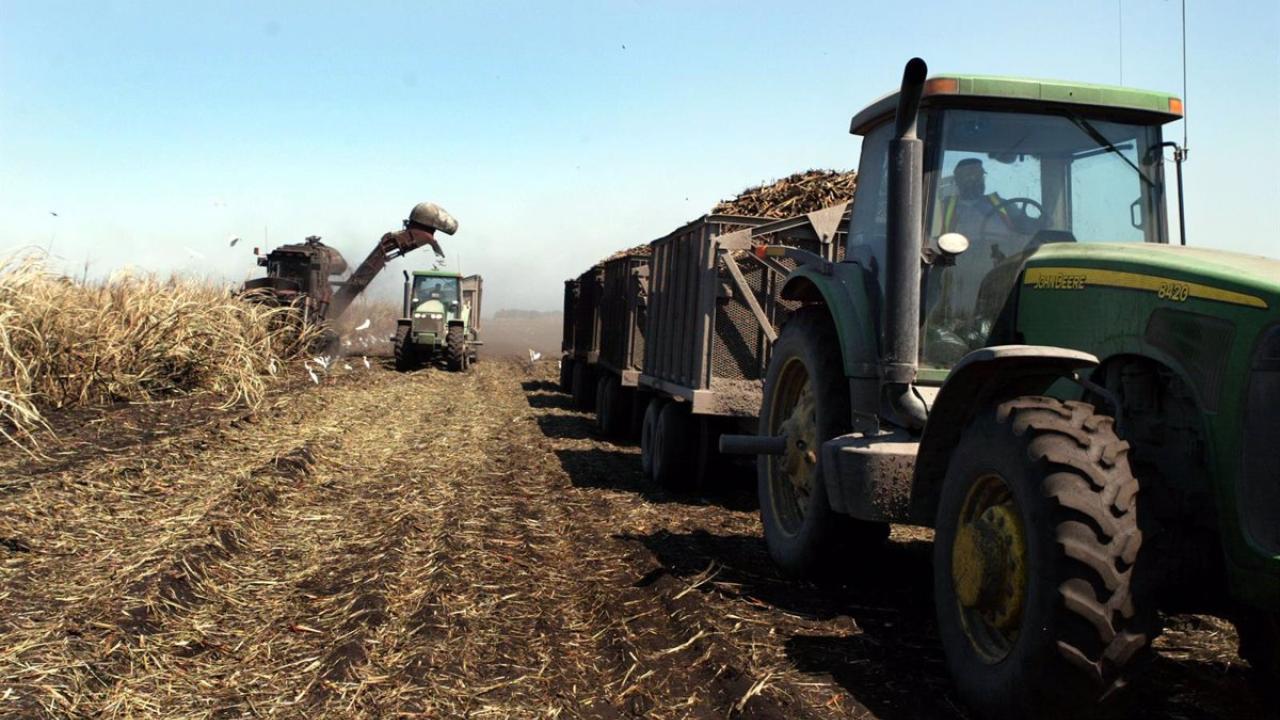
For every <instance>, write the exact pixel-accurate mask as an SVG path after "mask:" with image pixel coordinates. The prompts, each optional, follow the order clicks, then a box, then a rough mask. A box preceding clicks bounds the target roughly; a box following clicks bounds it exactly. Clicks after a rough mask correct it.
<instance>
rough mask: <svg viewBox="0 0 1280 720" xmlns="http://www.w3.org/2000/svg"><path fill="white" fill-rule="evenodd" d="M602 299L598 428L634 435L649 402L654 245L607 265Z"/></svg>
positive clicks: (597, 374) (609, 433) (609, 434)
mask: <svg viewBox="0 0 1280 720" xmlns="http://www.w3.org/2000/svg"><path fill="white" fill-rule="evenodd" d="M603 266H604V270H603V273H602V275H601V286H600V296H599V302H598V305H599V315H600V326H599V327H600V353H599V356H598V358H597V361H596V364H595V365H594V367H593V372H594V376H595V377H596V399H595V409H596V425H597V427H598V428H599V430H600V432H601V433H602V434H604V435H605V436H606V437H621V436H634V435H636V434H638V433H639V431H640V422H641V417H642V413H643V411H644V405H643V404H642V401H647V397H648V396H647V394H645V393H644V392H643V391H642V390H641V389H640V387H639V381H640V370H641V367H642V365H643V360H644V347H645V323H646V320H647V307H648V286H649V247H648V246H641V249H640V250H629V251H625V252H622V253H619V254H618V255H616V256H614V257H610V258H609V259H608V260H605V261H604V263H603Z"/></svg>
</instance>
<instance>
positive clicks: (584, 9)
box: [0, 0, 1280, 310]
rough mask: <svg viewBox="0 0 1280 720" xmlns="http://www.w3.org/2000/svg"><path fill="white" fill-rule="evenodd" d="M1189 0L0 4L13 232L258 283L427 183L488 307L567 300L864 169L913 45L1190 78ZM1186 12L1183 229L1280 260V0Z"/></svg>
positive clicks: (365, 235) (361, 236)
mask: <svg viewBox="0 0 1280 720" xmlns="http://www.w3.org/2000/svg"><path fill="white" fill-rule="evenodd" d="M1179 7H1180V6H1179V3H1178V2H1176V1H1172V0H1126V1H1124V2H1123V3H1119V2H1116V0H1110V1H1108V2H1102V1H1094V0H1077V1H1076V2H1071V3H1056V2H1055V3H1049V2H1043V3H996V2H985V1H982V0H978V1H976V2H970V3H961V2H945V3H933V2H917V3H914V4H913V5H912V6H911V8H912V10H911V12H906V11H905V8H906V6H899V5H896V4H893V3H882V2H875V3H861V2H836V3H754V2H596V3H588V2H578V3H569V2H543V3H533V2H528V3H515V2H506V3H498V2H457V3H444V2H440V3H426V2H416V3H409V2H406V3H378V2H369V3H363V4H361V5H360V7H356V6H355V5H354V4H352V5H350V6H347V7H345V8H343V7H341V6H338V5H337V4H328V3H247V2H245V3H240V2H223V3H217V4H212V3H211V4H208V5H204V6H199V5H196V4H194V3H142V2H95V3H89V2H83V3H60V2H39V3H37V2H14V1H13V0H0V253H5V252H9V251H13V250H17V249H19V248H22V247H25V246H30V245H36V246H40V247H47V246H49V245H52V249H53V253H54V255H55V256H57V257H58V258H59V262H61V263H62V264H63V265H64V266H66V267H68V268H71V267H74V268H80V267H81V266H83V264H84V263H85V262H86V261H88V262H89V263H90V273H91V274H104V273H106V272H109V271H110V270H111V269H114V268H116V267H119V266H121V265H124V264H131V265H135V266H139V267H142V268H146V269H151V270H157V271H162V272H167V271H179V272H185V273H193V274H200V275H205V276H208V277H212V278H220V279H228V280H240V279H243V278H244V277H245V276H246V273H247V272H251V271H253V272H256V267H255V266H254V264H253V258H252V255H251V254H250V252H251V249H252V247H253V246H254V245H263V244H264V243H263V238H264V234H265V235H266V236H267V237H268V238H269V241H268V244H269V245H275V244H279V243H281V242H293V241H297V240H300V239H301V238H302V237H304V236H306V235H310V234H319V235H322V236H324V238H325V239H326V241H329V242H331V243H332V244H334V245H335V246H337V247H338V248H340V249H341V250H342V251H343V252H344V253H346V255H347V256H348V258H349V259H350V260H352V261H358V260H359V258H361V257H363V255H364V253H365V252H366V251H367V250H368V248H369V247H370V246H371V245H372V244H373V243H374V242H375V241H376V240H377V238H378V237H379V236H380V235H381V234H382V233H383V232H385V231H386V230H389V229H393V228H397V227H398V226H399V221H400V220H401V219H402V218H404V217H405V215H406V214H407V212H408V210H409V208H410V207H412V206H413V204H414V203H416V202H418V201H419V200H432V201H435V202H437V203H439V204H441V205H442V206H444V207H445V208H447V209H449V210H450V211H451V212H452V213H453V214H454V215H455V216H457V217H458V219H459V222H460V225H461V228H460V230H459V233H458V235H456V236H454V237H452V238H446V239H445V242H444V245H445V250H446V252H447V253H449V255H450V261H451V262H460V263H461V266H462V269H463V270H465V271H467V272H480V273H483V274H484V275H485V277H486V290H487V291H488V294H489V297H488V298H487V299H486V303H485V304H486V307H487V308H489V309H493V310H496V309H499V308H503V307H525V308H537V309H549V308H555V307H556V306H557V305H558V303H559V297H560V291H561V285H560V281H562V280H563V279H564V278H566V277H568V276H571V275H576V274H577V273H578V272H580V271H581V270H582V269H584V268H585V267H586V266H588V265H589V264H591V263H592V262H593V261H595V260H596V259H597V258H599V257H600V256H603V255H605V254H607V253H608V252H610V251H612V250H613V249H616V248H618V247H623V246H630V245H635V244H638V243H641V242H646V241H648V240H651V239H653V238H654V237H657V236H660V235H662V234H664V233H665V232H667V231H669V230H671V229H672V228H674V227H675V226H677V225H678V224H680V223H682V222H684V221H686V220H689V219H692V218H694V217H697V216H698V215H700V214H702V213H704V212H706V211H708V210H709V209H710V208H711V206H712V205H713V204H714V203H715V202H716V201H717V200H719V199H721V198H723V197H728V196H732V195H734V194H736V193H737V192H738V191H739V190H741V189H742V188H744V187H746V186H748V185H752V184H756V183H758V182H761V181H767V180H771V179H774V178H777V177H780V176H783V175H786V174H789V173H790V172H793V171H795V170H799V169H805V168H809V167H836V168H849V167H856V165H857V157H858V142H857V139H856V138H854V137H852V136H850V135H848V133H847V129H848V120H849V117H850V116H851V115H852V114H853V113H854V112H856V111H857V110H858V109H859V108H861V107H862V106H863V105H865V104H866V103H868V102H869V101H871V100H872V99H874V98H875V97H877V96H879V95H881V94H883V93H884V92H886V91H888V90H890V89H892V88H893V86H894V84H895V83H896V82H897V80H898V79H899V78H900V76H901V72H902V65H903V63H904V62H905V61H906V60H907V59H908V58H909V57H911V56H912V55H920V56H922V57H924V58H925V59H926V60H927V61H928V62H929V64H930V67H931V69H932V70H933V71H934V72H946V71H950V72H967V73H983V74H1006V75H1026V76H1036V77H1049V78H1060V79H1071V80H1079V81H1085V82H1097V83H1110V84H1117V83H1120V82H1121V79H1122V78H1121V72H1123V83H1124V84H1126V85H1131V86H1136V87H1144V88H1149V89H1158V90H1167V91H1169V92H1171V93H1173V94H1181V83H1182V79H1181V63H1180V49H1179V33H1180V24H1179ZM1188 28H1189V32H1188V53H1189V56H1190V65H1189V77H1188V93H1187V94H1188V97H1187V109H1188V113H1189V118H1190V123H1191V124H1190V128H1189V130H1190V146H1191V159H1190V161H1189V162H1188V164H1187V166H1186V173H1187V180H1186V184H1187V195H1188V205H1187V215H1188V220H1187V225H1188V234H1189V242H1191V243H1192V244H1196V245H1201V246H1207V247H1215V248H1223V249H1230V250H1237V251H1243V252H1252V253H1260V254H1267V255H1271V256H1278V255H1280V239H1278V238H1280V217H1278V216H1277V214H1276V212H1275V209H1276V208H1278V207H1280V174H1278V173H1277V168H1278V167H1280V142H1277V141H1276V139H1275V137H1274V134H1275V132H1276V128H1278V127H1280V3H1276V2H1274V1H1262V2H1218V3H1213V4H1209V3H1206V2H1203V1H1199V2H1197V1H1195V0H1192V1H1191V2H1189V6H1188ZM1166 134H1167V137H1171V138H1173V139H1177V140H1178V141H1179V142H1180V141H1181V138H1182V129H1181V123H1178V124H1175V125H1172V126H1169V127H1168V129H1167V130H1166ZM50 211H55V212H57V213H58V217H56V218H55V217H53V216H52V215H50ZM1170 214H1171V216H1172V215H1173V214H1174V210H1173V209H1172V208H1171V213H1170ZM231 236H240V237H242V238H244V241H243V242H241V243H240V244H239V245H238V246H237V247H235V248H231V247H228V245H227V240H228V238H229V237H231ZM415 259H417V260H418V261H420V262H421V261H427V257H426V256H425V255H423V256H421V257H416V256H414V255H410V256H409V257H408V258H406V259H405V260H402V261H398V262H397V263H396V264H395V265H394V266H393V267H392V268H391V269H390V271H389V272H388V273H387V274H385V275H384V276H383V278H382V282H381V283H380V285H381V286H382V287H381V290H382V291H383V292H386V293H389V294H390V295H392V296H394V295H395V288H397V287H398V286H397V285H396V279H397V278H398V276H399V272H398V271H399V269H401V268H402V267H411V266H413V265H414V260H415Z"/></svg>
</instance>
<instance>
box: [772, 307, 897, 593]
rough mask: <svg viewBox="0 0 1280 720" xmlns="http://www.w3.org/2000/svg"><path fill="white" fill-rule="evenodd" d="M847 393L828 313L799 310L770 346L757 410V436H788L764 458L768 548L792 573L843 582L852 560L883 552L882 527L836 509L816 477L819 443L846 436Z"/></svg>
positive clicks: (885, 527)
mask: <svg viewBox="0 0 1280 720" xmlns="http://www.w3.org/2000/svg"><path fill="white" fill-rule="evenodd" d="M849 424H850V409H849V389H848V386H847V384H846V381H845V376H844V369H843V366H842V363H841V358H840V345H839V341H838V338H837V337H836V331H835V327H834V326H833V325H832V323H831V319H830V317H829V316H828V315H827V313H826V310H825V309H824V308H820V307H807V308H801V309H800V310H798V311H797V312H796V313H795V314H794V315H792V317H791V319H790V320H788V321H787V323H786V325H784V326H783V328H782V334H781V335H780V336H779V337H778V341H777V343H775V344H774V346H773V354H772V356H771V357H770V360H769V371H768V373H767V374H766V376H765V381H764V401H763V403H762V405H761V408H760V430H759V433H760V435H764V436H770V437H776V436H778V435H785V436H786V437H787V450H786V453H785V454H783V455H776V456H770V455H761V456H760V457H759V459H758V460H757V462H756V491H757V493H758V495H759V499H760V520H761V524H762V525H763V526H764V539H765V544H766V545H767V546H768V548H769V555H770V556H771V557H772V558H773V561H774V563H775V564H777V566H778V567H779V568H780V569H781V570H782V571H783V572H785V573H787V574H788V575H792V576H795V577H803V578H811V579H822V578H827V577H832V576H837V577H838V576H840V575H841V574H842V572H841V570H842V569H843V568H844V566H845V565H848V564H850V563H851V561H852V559H853V558H862V559H866V558H867V556H868V555H869V554H875V553H876V551H878V550H880V549H881V548H882V547H883V546H884V541H885V539H886V538H887V537H888V535H889V526H888V525H887V524H885V523H878V522H867V521H864V520H856V519H854V518H851V517H848V516H846V515H841V514H839V513H837V512H835V511H834V510H832V509H831V504H830V502H829V501H828V500H827V489H826V485H825V483H824V482H823V479H822V475H821V473H820V472H819V467H818V457H819V455H820V453H821V448H822V443H824V442H826V441H827V440H830V439H831V438H834V437H837V436H839V435H843V434H845V433H847V432H849Z"/></svg>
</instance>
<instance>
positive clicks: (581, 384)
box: [570, 362, 596, 412]
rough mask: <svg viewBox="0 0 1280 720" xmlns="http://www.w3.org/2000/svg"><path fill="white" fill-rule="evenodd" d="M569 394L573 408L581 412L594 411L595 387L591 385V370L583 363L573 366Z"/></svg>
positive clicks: (576, 363)
mask: <svg viewBox="0 0 1280 720" xmlns="http://www.w3.org/2000/svg"><path fill="white" fill-rule="evenodd" d="M571 385H572V387H571V388H570V392H571V394H572V395H573V406H574V407H575V408H577V409H579V410H582V411H583V412H591V411H592V410H594V409H595V404H596V394H595V386H594V385H592V384H591V368H590V367H589V366H588V365H587V364H586V363H584V362H575V363H574V364H573V382H572V383H571Z"/></svg>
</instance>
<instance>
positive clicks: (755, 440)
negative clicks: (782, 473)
mask: <svg viewBox="0 0 1280 720" xmlns="http://www.w3.org/2000/svg"><path fill="white" fill-rule="evenodd" d="M786 451H787V436H786V435H775V436H772V437H770V436H767V435H766V436H761V435H721V436H720V452H722V453H724V454H725V455H782V454H783V453H785V452H786Z"/></svg>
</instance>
